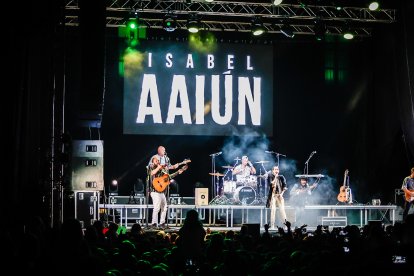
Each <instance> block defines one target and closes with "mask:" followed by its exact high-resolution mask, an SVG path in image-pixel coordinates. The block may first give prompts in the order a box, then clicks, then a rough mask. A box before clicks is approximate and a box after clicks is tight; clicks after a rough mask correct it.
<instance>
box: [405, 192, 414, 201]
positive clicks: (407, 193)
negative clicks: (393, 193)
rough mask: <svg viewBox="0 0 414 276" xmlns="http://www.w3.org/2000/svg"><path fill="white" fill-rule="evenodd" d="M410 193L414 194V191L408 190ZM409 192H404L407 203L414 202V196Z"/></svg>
mask: <svg viewBox="0 0 414 276" xmlns="http://www.w3.org/2000/svg"><path fill="white" fill-rule="evenodd" d="M408 191H410V192H413V190H408ZM408 191H404V199H405V201H407V202H411V201H413V200H414V195H411V194H410V193H409V192H408Z"/></svg>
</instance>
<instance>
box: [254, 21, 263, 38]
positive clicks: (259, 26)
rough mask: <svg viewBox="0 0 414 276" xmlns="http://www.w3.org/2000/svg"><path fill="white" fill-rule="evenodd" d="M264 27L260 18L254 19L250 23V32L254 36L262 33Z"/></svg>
mask: <svg viewBox="0 0 414 276" xmlns="http://www.w3.org/2000/svg"><path fill="white" fill-rule="evenodd" d="M265 31H266V29H265V28H264V26H263V23H262V21H261V20H260V19H255V20H254V21H253V23H252V33H253V35H254V36H259V35H262V34H263V33H264V32H265Z"/></svg>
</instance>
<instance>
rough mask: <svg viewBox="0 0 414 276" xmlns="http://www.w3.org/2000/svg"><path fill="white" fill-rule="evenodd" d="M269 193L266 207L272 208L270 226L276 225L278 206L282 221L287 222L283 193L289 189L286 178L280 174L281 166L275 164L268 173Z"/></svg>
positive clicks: (272, 227) (273, 227)
mask: <svg viewBox="0 0 414 276" xmlns="http://www.w3.org/2000/svg"><path fill="white" fill-rule="evenodd" d="M268 183H270V185H269V194H268V197H267V202H266V207H267V208H271V210H270V228H271V229H275V226H276V207H279V211H280V216H281V219H282V223H285V222H286V211H285V200H284V198H283V193H284V192H285V191H286V190H287V185H286V179H285V177H284V176H283V175H280V174H279V166H273V168H272V172H271V173H269V174H268Z"/></svg>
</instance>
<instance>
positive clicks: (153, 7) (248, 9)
mask: <svg viewBox="0 0 414 276" xmlns="http://www.w3.org/2000/svg"><path fill="white" fill-rule="evenodd" d="M105 3H106V26H107V27H119V26H124V25H125V24H126V22H127V20H128V19H129V18H130V17H131V16H133V15H135V16H137V18H139V20H140V24H142V25H144V26H146V27H147V28H150V29H156V30H162V29H163V28H164V25H163V21H164V19H165V18H166V16H171V17H173V18H174V19H175V21H176V27H177V29H183V30H186V29H187V26H186V25H187V20H188V19H189V17H190V16H193V17H194V16H196V17H197V18H198V19H199V21H200V22H201V26H202V29H204V30H208V31H213V32H251V26H252V22H253V21H254V20H257V19H260V21H261V22H262V23H263V26H264V27H265V29H266V31H267V32H268V33H280V32H281V27H282V26H283V25H284V24H286V23H287V24H289V25H290V26H291V27H292V28H293V31H294V33H295V34H299V35H315V32H316V28H317V27H316V26H317V23H318V24H321V23H322V24H323V25H324V26H325V27H326V33H329V34H332V35H342V34H343V32H344V30H345V29H346V28H348V27H350V28H352V31H353V32H354V34H355V35H356V36H370V35H371V33H372V30H373V28H375V26H378V24H389V23H394V22H395V21H396V10H395V9H380V10H377V11H370V10H369V9H368V8H366V7H343V8H342V9H340V10H338V9H337V7H335V6H333V5H299V4H282V5H279V6H274V5H272V4H271V3H270V1H265V0H263V3H257V2H255V1H238V2H231V1H213V2H211V3H207V2H205V1H204V0H191V1H189V0H162V1H161V0H109V1H105ZM296 3H297V2H296ZM361 5H363V3H361ZM79 11H80V8H79V0H66V2H65V25H67V26H78V25H79Z"/></svg>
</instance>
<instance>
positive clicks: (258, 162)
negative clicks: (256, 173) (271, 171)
mask: <svg viewBox="0 0 414 276" xmlns="http://www.w3.org/2000/svg"><path fill="white" fill-rule="evenodd" d="M267 162H270V161H257V162H254V163H256V164H263V163H267Z"/></svg>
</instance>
